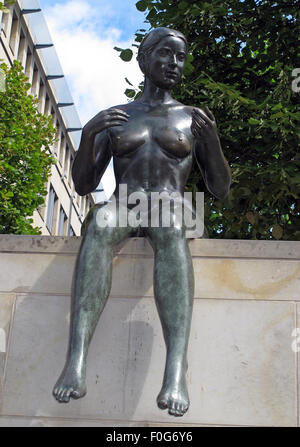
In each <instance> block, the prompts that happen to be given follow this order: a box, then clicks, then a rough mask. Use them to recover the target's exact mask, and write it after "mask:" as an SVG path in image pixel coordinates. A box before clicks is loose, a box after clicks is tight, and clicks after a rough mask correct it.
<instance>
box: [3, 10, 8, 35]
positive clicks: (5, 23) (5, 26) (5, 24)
mask: <svg viewBox="0 0 300 447" xmlns="http://www.w3.org/2000/svg"><path fill="white" fill-rule="evenodd" d="M2 21H3V31H4V34H5V37H7V34H8V21H9V12H4V13H3V18H2Z"/></svg>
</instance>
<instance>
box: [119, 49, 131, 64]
mask: <svg viewBox="0 0 300 447" xmlns="http://www.w3.org/2000/svg"><path fill="white" fill-rule="evenodd" d="M132 56H133V52H132V50H130V49H129V48H127V49H126V50H122V51H121V53H120V58H121V59H122V60H123V61H125V62H129V61H131V59H132Z"/></svg>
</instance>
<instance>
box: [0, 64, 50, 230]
mask: <svg viewBox="0 0 300 447" xmlns="http://www.w3.org/2000/svg"><path fill="white" fill-rule="evenodd" d="M0 67H1V68H2V70H4V72H5V74H6V89H5V91H4V92H0V233H13V234H40V230H39V229H38V228H33V226H32V222H33V219H31V218H30V216H32V214H33V211H34V210H35V209H36V208H37V207H38V206H39V205H42V204H43V202H44V196H45V195H46V193H47V191H46V188H45V184H46V183H47V179H48V176H49V174H50V168H51V164H52V163H54V159H53V158H52V157H51V155H50V153H49V146H50V145H51V144H52V142H53V141H54V135H55V130H54V128H53V125H52V123H51V118H50V117H46V116H44V115H42V114H40V113H39V112H38V109H37V103H38V101H37V99H35V98H33V96H31V95H28V94H27V92H28V89H29V87H30V84H29V83H28V82H27V81H28V79H27V78H26V76H25V75H24V73H23V68H22V65H21V64H20V62H18V61H15V62H14V64H13V66H12V67H11V68H10V69H8V67H7V65H6V64H2V65H1V66H0Z"/></svg>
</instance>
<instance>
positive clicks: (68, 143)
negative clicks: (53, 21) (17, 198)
mask: <svg viewBox="0 0 300 447" xmlns="http://www.w3.org/2000/svg"><path fill="white" fill-rule="evenodd" d="M0 24H1V30H0V60H1V59H2V61H4V62H6V63H7V64H8V65H12V63H13V61H14V60H16V59H17V60H19V61H20V62H21V63H22V65H23V67H24V72H25V74H26V76H27V77H28V79H29V82H30V84H31V89H30V91H29V93H30V94H32V95H34V96H36V97H37V98H38V101H39V104H38V107H39V112H40V113H43V114H45V115H51V116H52V120H53V125H54V126H55V128H56V141H55V143H54V144H53V146H52V147H51V152H52V155H53V156H54V157H55V159H56V164H55V165H53V166H52V171H51V176H50V178H49V180H48V185H47V191H48V194H47V197H46V200H45V203H44V206H42V207H39V208H38V209H37V210H36V211H35V212H34V215H33V219H34V225H35V226H38V227H40V229H41V231H42V234H44V235H55V236H67V235H69V236H72V235H80V229H81V224H82V222H83V220H84V218H85V216H86V214H87V212H88V211H89V209H90V208H91V207H92V206H93V205H94V203H95V200H94V196H93V195H92V194H89V195H87V196H84V197H81V196H79V195H78V194H77V193H76V192H75V190H74V185H73V181H72V177H71V167H72V162H73V159H74V157H75V153H76V150H77V149H78V146H79V141H80V136H81V123H80V120H79V117H78V114H77V111H76V108H75V106H74V104H73V100H72V96H71V94H70V91H69V88H68V85H67V82H66V80H65V77H64V75H63V71H62V68H61V65H60V62H59V59H58V57H57V54H56V51H55V47H54V44H53V42H52V40H51V36H50V33H49V31H48V27H47V24H46V21H45V18H44V16H43V13H42V11H41V7H40V4H39V1H38V0H17V1H16V3H15V4H14V5H13V6H11V7H10V8H9V12H7V13H3V12H1V11H0ZM99 189H100V191H101V186H100V188H99V187H98V189H97V190H98V191H99ZM101 194H102V195H101ZM104 199H105V194H104V192H103V193H100V196H99V192H98V193H97V201H101V200H104Z"/></svg>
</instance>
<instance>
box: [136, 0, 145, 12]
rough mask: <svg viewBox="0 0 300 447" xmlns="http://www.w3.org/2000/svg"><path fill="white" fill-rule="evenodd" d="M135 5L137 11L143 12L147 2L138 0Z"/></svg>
mask: <svg viewBox="0 0 300 447" xmlns="http://www.w3.org/2000/svg"><path fill="white" fill-rule="evenodd" d="M135 7H136V9H138V10H139V11H141V12H144V11H146V9H147V2H146V1H145V0H140V1H139V2H137V3H136V5H135Z"/></svg>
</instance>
